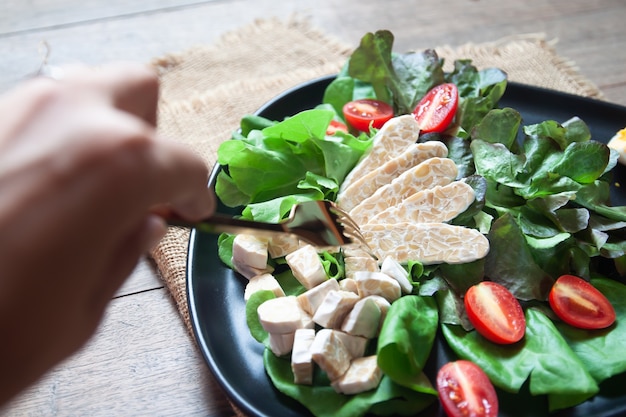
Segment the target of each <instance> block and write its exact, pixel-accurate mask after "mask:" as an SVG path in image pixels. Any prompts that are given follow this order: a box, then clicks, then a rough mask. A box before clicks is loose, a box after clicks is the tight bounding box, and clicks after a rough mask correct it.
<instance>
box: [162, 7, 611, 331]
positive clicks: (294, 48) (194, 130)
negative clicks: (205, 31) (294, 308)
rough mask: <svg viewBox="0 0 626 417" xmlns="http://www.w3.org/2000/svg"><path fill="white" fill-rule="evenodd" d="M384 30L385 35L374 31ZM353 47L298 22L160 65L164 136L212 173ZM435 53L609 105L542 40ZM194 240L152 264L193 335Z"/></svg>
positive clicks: (259, 29) (179, 235)
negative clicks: (249, 130) (247, 128)
mask: <svg viewBox="0 0 626 417" xmlns="http://www.w3.org/2000/svg"><path fill="white" fill-rule="evenodd" d="M377 29H384V28H372V31H375V30H377ZM417 42H418V41H417V40H416V43H417ZM354 47H356V45H346V44H343V43H342V42H340V41H338V40H336V39H333V38H331V37H329V36H327V35H325V34H324V33H322V32H321V31H319V30H316V29H315V28H313V27H311V25H309V24H308V23H307V22H306V21H304V20H302V19H298V18H294V19H292V20H289V21H279V20H264V21H255V22H252V23H251V24H249V25H248V26H246V27H243V28H241V29H239V30H236V31H234V32H232V33H228V34H226V35H224V36H223V37H222V38H221V39H220V40H219V41H218V42H216V43H215V44H213V45H210V46H199V47H195V48H192V49H190V50H188V51H185V52H182V53H178V54H172V55H168V56H164V57H162V58H159V59H156V60H155V61H154V66H155V67H156V68H157V69H158V71H159V73H160V77H161V82H162V96H161V103H160V108H159V130H160V132H161V133H162V134H164V135H165V136H167V137H169V138H172V139H175V140H179V141H182V142H185V143H187V144H189V145H190V146H191V147H192V148H193V149H194V150H195V151H197V152H198V154H200V155H201V156H202V157H203V158H204V159H205V160H206V161H207V163H208V164H209V165H210V166H213V164H214V163H215V160H216V150H217V148H218V146H219V144H220V143H221V142H222V141H224V140H227V139H229V138H230V136H231V133H232V132H233V131H234V130H235V129H237V127H238V125H239V120H240V119H241V117H242V116H243V115H245V114H247V113H252V112H254V111H255V110H256V109H257V108H259V107H260V106H261V105H263V104H264V103H265V102H266V101H268V100H270V99H271V98H272V97H274V96H276V95H277V94H279V93H281V92H282V91H284V90H286V89H288V88H291V87H293V86H295V85H297V84H299V83H302V82H305V81H307V80H310V79H313V78H317V77H320V76H323V75H328V74H334V73H336V72H337V71H338V70H339V69H340V68H341V66H342V65H343V63H344V62H345V59H346V58H347V57H348V56H349V55H350V53H351V51H352V49H353V48H354ZM429 47H435V49H436V51H437V52H438V54H439V56H440V57H443V58H445V60H446V63H447V65H451V63H452V62H453V61H454V60H455V59H457V58H469V59H472V60H473V62H474V64H475V65H476V66H477V67H478V68H486V67H498V68H501V69H503V70H504V71H506V72H507V73H508V76H509V79H510V80H512V81H517V82H521V83H525V84H531V85H537V86H541V87H547V88H552V89H555V90H560V91H564V92H569V93H574V94H579V95H585V96H590V97H595V98H601V97H602V95H601V92H600V91H599V89H598V88H597V87H596V86H594V85H593V84H592V83H591V82H589V81H588V80H586V79H585V78H583V77H582V76H580V75H579V74H578V73H577V71H576V68H575V67H574V65H573V64H572V63H571V62H568V61H567V60H565V59H563V58H561V57H559V56H558V55H557V54H556V52H555V50H554V47H553V45H552V44H551V43H550V42H547V41H546V40H545V39H544V38H543V37H542V36H541V35H525V36H517V37H511V38H507V39H502V40H498V41H495V42H493V43H488V44H466V45H461V46H457V47H451V46H445V45H443V46H439V47H437V45H418V44H416V45H415V49H416V50H420V49H423V48H429ZM398 52H404V51H398ZM188 239H189V233H188V232H185V231H181V230H177V229H176V230H174V229H173V230H171V231H170V232H169V233H168V234H167V235H166V236H165V238H164V239H163V240H162V242H161V243H160V244H159V245H158V247H157V248H156V249H155V250H154V251H153V253H152V256H153V258H154V260H155V262H156V264H157V266H158V269H159V272H160V275H161V277H162V279H163V281H164V282H165V285H166V286H167V288H168V289H169V290H170V291H171V294H172V296H173V297H174V299H175V301H176V304H177V306H178V309H179V311H180V314H181V316H182V318H183V321H184V323H185V325H186V326H187V328H188V329H189V330H191V326H190V319H189V311H188V308H187V296H186V288H185V268H186V255H187V244H188ZM191 333H192V334H193V332H191Z"/></svg>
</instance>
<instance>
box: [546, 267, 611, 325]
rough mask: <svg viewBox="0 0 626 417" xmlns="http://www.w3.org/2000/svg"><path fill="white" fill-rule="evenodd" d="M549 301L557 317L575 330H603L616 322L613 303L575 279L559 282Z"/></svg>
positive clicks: (560, 279)
mask: <svg viewBox="0 0 626 417" xmlns="http://www.w3.org/2000/svg"><path fill="white" fill-rule="evenodd" d="M548 301H549V303H550V307H552V310H553V311H554V312H555V313H556V315H557V316H559V318H560V319H561V320H563V321H564V322H565V323H567V324H570V325H572V326H574V327H578V328H581V329H604V328H606V327H609V326H610V325H611V324H613V322H614V321H615V310H614V309H613V306H612V305H611V302H610V301H609V300H607V299H606V297H605V296H604V295H603V294H602V293H601V292H600V291H598V290H597V289H596V288H595V287H594V286H593V285H591V284H590V283H589V282H587V281H585V280H584V279H582V278H579V277H577V276H574V275H563V276H561V277H560V278H559V279H557V280H556V282H555V283H554V285H553V286H552V289H551V290H550V296H549V297H548Z"/></svg>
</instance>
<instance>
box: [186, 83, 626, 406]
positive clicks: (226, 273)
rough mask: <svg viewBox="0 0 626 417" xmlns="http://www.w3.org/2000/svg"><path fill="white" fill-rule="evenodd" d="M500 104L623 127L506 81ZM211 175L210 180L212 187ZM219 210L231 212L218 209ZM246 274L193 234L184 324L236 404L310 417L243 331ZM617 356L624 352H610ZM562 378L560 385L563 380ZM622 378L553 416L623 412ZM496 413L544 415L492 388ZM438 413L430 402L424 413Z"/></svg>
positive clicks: (282, 107)
mask: <svg viewBox="0 0 626 417" xmlns="http://www.w3.org/2000/svg"><path fill="white" fill-rule="evenodd" d="M332 79H333V77H324V78H320V79H317V80H313V81H311V82H307V83H305V84H303V85H300V86H298V87H296V88H294V89H291V90H289V91H287V92H285V93H283V94H281V95H280V96H278V97H277V98H275V99H274V100H272V101H270V102H269V103H267V104H266V105H265V106H263V107H262V108H261V109H259V110H258V112H257V114H259V115H261V116H264V117H267V118H269V119H272V120H282V119H283V118H285V117H286V116H290V115H293V114H296V113H298V112H300V111H303V110H307V109H311V108H313V107H315V106H316V105H317V104H319V103H320V102H321V101H322V97H323V93H324V90H325V88H326V86H327V85H328V83H329V82H330V81H332ZM500 106H501V107H512V108H514V109H516V110H518V111H519V112H520V113H521V114H522V117H523V119H524V124H534V123H539V122H542V121H544V120H547V119H553V120H557V121H565V120H568V119H569V118H571V117H573V116H578V117H580V118H581V119H583V120H584V121H585V122H586V123H587V124H588V125H589V127H590V129H591V133H592V137H593V138H594V139H595V140H598V141H603V142H605V143H606V142H607V141H608V140H609V139H610V138H611V137H612V136H613V135H614V134H615V133H616V132H617V131H618V130H620V129H622V128H624V127H625V126H626V108H624V107H621V106H617V105H613V104H610V103H605V102H601V101H597V100H591V99H587V98H584V97H579V96H573V95H569V94H564V93H560V92H555V91H551V90H545V89H541V88H537V87H530V86H526V85H521V84H516V83H513V82H509V84H508V86H507V91H506V93H505V95H504V97H503V98H502V100H501V101H500ZM625 169H626V168H625V167H623V166H621V165H620V166H618V167H616V168H615V174H614V175H615V182H621V183H623V184H626V181H624V180H625V179H626V173H625ZM215 174H216V172H214V174H213V178H212V179H211V181H212V182H211V183H212V184H214V181H215ZM612 199H613V204H614V205H626V193H624V192H620V191H619V189H618V188H614V189H613V190H612ZM218 210H219V211H220V212H224V213H229V212H230V213H232V211H231V210H230V209H228V208H226V207H224V206H220V207H219V208H218ZM246 281H247V280H246V279H245V278H243V277H241V276H239V275H238V274H235V273H234V272H233V271H232V270H230V269H229V268H227V267H226V266H224V265H223V264H222V263H221V261H220V260H219V258H218V256H217V237H216V236H214V235H208V234H202V233H198V232H197V231H192V233H191V237H190V241H189V252H188V261H187V294H188V303H189V312H190V315H191V322H192V325H193V330H194V332H195V335H196V338H197V341H198V345H199V347H200V351H201V352H202V355H203V356H204V358H205V359H206V362H207V364H208V365H209V368H210V369H211V371H212V372H213V374H214V376H215V377H216V379H217V380H218V381H219V383H220V384H221V385H222V387H223V388H224V389H225V391H226V392H227V393H228V395H229V396H230V397H231V399H232V400H233V401H234V402H235V403H236V405H237V406H238V407H239V408H240V409H241V410H242V411H244V412H245V413H246V414H248V415H251V416H271V417H276V416H281V417H290V416H294V417H295V416H309V415H310V413H309V412H308V410H306V409H305V408H304V407H303V406H302V405H300V404H299V403H298V402H296V401H295V400H292V399H291V398H288V397H286V396H284V395H282V394H281V393H280V392H278V391H277V390H276V389H275V388H274V387H273V385H272V383H271V381H270V380H269V378H268V376H267V375H266V374H265V370H264V367H263V346H262V345H261V344H259V343H258V342H257V341H255V340H254V339H253V338H252V337H251V336H250V333H249V331H248V327H247V325H246V319H245V303H244V300H243V291H244V288H245V284H246ZM616 354H623V353H622V352H616ZM452 357H453V356H452V354H451V353H450V352H449V351H448V350H447V348H446V346H445V343H442V342H441V338H438V342H437V344H436V346H435V348H434V349H433V352H432V355H431V358H432V359H431V361H430V365H429V367H430V368H429V369H427V370H426V372H427V374H430V375H431V376H432V375H433V374H434V373H435V372H436V370H437V369H438V368H439V367H440V366H441V365H442V364H443V363H445V362H447V361H448V360H450V359H451V358H452ZM565 383H567V382H566V381H565ZM624 386H626V375H619V376H618V377H615V378H613V379H612V380H609V381H606V382H605V383H604V384H603V386H602V390H601V393H600V394H599V395H597V396H596V397H594V398H593V399H592V400H590V401H588V402H586V403H584V404H581V405H580V406H578V407H576V408H573V409H569V410H564V411H562V412H560V413H557V414H553V415H558V416H580V417H582V416H600V417H609V416H618V415H626V394H625V392H626V391H625V390H624V388H623V387H624ZM499 396H500V404H501V409H502V410H501V415H502V416H511V417H512V416H542V415H546V416H547V415H548V413H547V404H545V403H544V402H543V401H542V400H540V399H538V398H529V397H528V396H527V395H524V394H519V395H511V394H506V393H499ZM422 415H423V416H424V417H426V416H428V417H430V416H443V415H444V414H443V412H442V411H441V410H440V409H439V407H438V406H437V404H435V405H434V406H433V407H431V408H430V409H428V410H426V411H425V412H424V413H423V414H422Z"/></svg>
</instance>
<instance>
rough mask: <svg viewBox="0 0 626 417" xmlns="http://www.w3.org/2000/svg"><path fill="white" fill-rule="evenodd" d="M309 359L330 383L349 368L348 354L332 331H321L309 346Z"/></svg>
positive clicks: (349, 358)
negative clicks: (324, 374)
mask: <svg viewBox="0 0 626 417" xmlns="http://www.w3.org/2000/svg"><path fill="white" fill-rule="evenodd" d="M311 357H312V358H313V361H315V363H316V364H317V365H318V366H319V367H320V369H321V370H322V371H324V372H326V374H327V375H328V378H329V379H330V380H331V381H334V380H336V379H338V378H339V377H341V376H342V375H343V374H344V373H345V372H346V371H347V370H348V368H349V367H350V361H351V360H352V358H351V357H350V353H349V352H348V349H346V347H345V346H344V344H343V342H342V341H341V340H340V339H339V338H338V337H337V335H336V334H335V331H334V330H331V329H321V330H320V331H318V332H317V334H316V335H315V339H314V340H313V343H312V344H311Z"/></svg>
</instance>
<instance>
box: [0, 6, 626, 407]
mask: <svg viewBox="0 0 626 417" xmlns="http://www.w3.org/2000/svg"><path fill="white" fill-rule="evenodd" d="M294 13H297V15H298V16H301V17H305V18H308V19H310V21H311V23H312V24H313V25H314V26H316V27H318V28H319V29H322V30H324V31H325V32H327V33H328V34H329V35H331V36H334V37H336V38H338V39H339V40H341V41H343V42H345V43H349V44H353V45H357V43H358V41H359V39H360V37H361V36H362V35H363V34H364V33H365V32H368V31H373V30H377V29H382V28H385V29H390V30H391V31H392V32H393V33H394V35H395V36H396V43H395V47H396V48H397V50H399V51H402V50H407V49H412V48H416V47H431V46H432V47H434V46H437V45H443V44H450V45H453V46H454V45H460V44H463V43H466V42H476V43H478V42H486V41H492V40H497V39H500V38H503V37H506V36H510V35H516V34H525V33H544V34H545V36H546V38H547V39H555V40H558V42H557V43H556V45H555V48H556V51H557V52H558V54H559V55H561V56H562V57H564V58H567V59H570V60H572V61H574V62H575V63H576V64H577V67H578V69H579V71H580V73H581V74H582V75H583V76H585V77H587V78H588V79H589V80H591V81H592V82H594V83H595V84H596V85H597V86H598V87H599V88H600V89H601V90H602V91H603V92H604V94H605V98H606V100H608V101H611V102H614V103H618V104H622V105H626V24H625V22H626V3H625V2H624V1H623V0H595V1H594V0H570V1H568V2H562V1H557V0H553V1H550V0H543V1H540V0H527V1H525V2H521V1H517V2H508V1H500V0H473V1H472V0H452V1H448V2H445V6H444V2H441V1H436V0H413V1H410V0H380V1H376V0H358V1H356V0H316V1H289V0H106V1H105V0H80V1H79V0H39V1H36V2H24V1H22V0H3V2H2V6H0V56H1V57H2V59H1V60H0V91H4V90H6V89H8V88H10V87H11V86H12V85H14V84H15V83H16V82H17V81H19V80H20V79H21V78H22V77H24V76H26V75H28V74H30V73H32V72H34V71H36V69H37V68H38V66H39V63H40V56H39V45H40V42H41V41H42V40H45V41H47V42H48V43H49V44H50V45H51V52H52V55H51V60H52V63H66V62H75V61H80V62H85V63H88V64H98V63H102V62H107V61H111V60H118V59H124V60H139V61H143V62H147V61H149V60H150V59H151V58H153V57H157V56H161V55H163V54H166V53H168V52H178V51H182V50H184V49H188V48H189V47H191V46H194V45H197V44H208V43H211V42H213V41H214V40H216V39H217V38H218V37H219V36H220V35H221V34H223V33H224V32H226V31H230V30H234V29H237V28H238V27H240V26H243V25H246V24H248V23H250V22H252V21H253V20H254V19H257V18H266V17H274V16H275V17H279V18H285V19H286V18H289V17H290V16H292V14H294ZM4 117H8V115H4ZM624 125H625V126H626V120H625V121H624ZM25 308H28V306H25ZM225 342H226V343H227V342H228V341H225ZM0 413H1V414H3V415H16V416H17V415H72V416H76V415H86V416H87V415H88V416H100V415H102V416H111V415H124V416H130V415H145V416H158V415H168V416H170V415H184V416H193V415H205V416H206V415H210V416H231V415H234V413H233V411H232V409H231V407H230V405H229V403H228V401H227V399H226V398H225V396H224V394H223V392H222V391H221V389H220V387H219V385H218V384H217V383H216V382H215V380H214V379H213V377H212V375H211V374H210V372H209V370H208V368H207V367H206V366H205V364H204V362H203V360H202V358H201V356H200V354H199V352H198V350H197V348H196V346H195V344H194V342H193V340H192V338H191V337H190V336H189V335H188V333H187V330H186V328H185V327H184V325H183V322H182V320H181V319H180V317H179V315H178V312H177V310H176V308H175V306H174V303H173V301H172V299H171V297H170V295H169V293H168V292H167V290H166V289H165V288H164V286H163V283H162V282H161V281H160V280H159V278H158V276H157V273H156V271H155V268H154V265H153V264H152V263H151V262H150V261H149V260H142V261H141V262H140V263H139V265H138V266H137V268H136V270H135V272H134V273H133V274H132V276H131V277H130V279H129V280H128V281H127V282H126V284H125V285H124V286H123V287H122V288H121V289H120V290H119V292H118V294H117V296H116V297H115V298H114V299H113V300H112V302H111V305H110V308H109V310H108V313H107V315H106V317H105V319H104V321H103V323H102V325H101V328H100V329H99V331H98V332H97V334H96V336H95V337H94V338H93V339H92V340H91V341H90V342H89V343H88V344H87V345H86V346H85V347H84V348H83V349H82V350H81V351H80V352H78V353H77V354H76V355H75V356H73V357H72V358H70V359H68V360H67V361H65V362H64V363H61V364H59V365H58V366H57V367H56V368H55V369H53V370H52V371H51V372H50V373H49V374H48V375H47V376H45V377H44V378H43V379H42V380H41V381H40V382H39V383H38V384H36V385H35V386H33V387H32V388H30V389H29V390H27V391H26V392H25V393H23V395H22V396H20V397H19V398H17V399H16V400H15V401H14V402H13V403H12V404H10V405H8V406H7V407H5V408H4V409H2V410H0Z"/></svg>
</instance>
